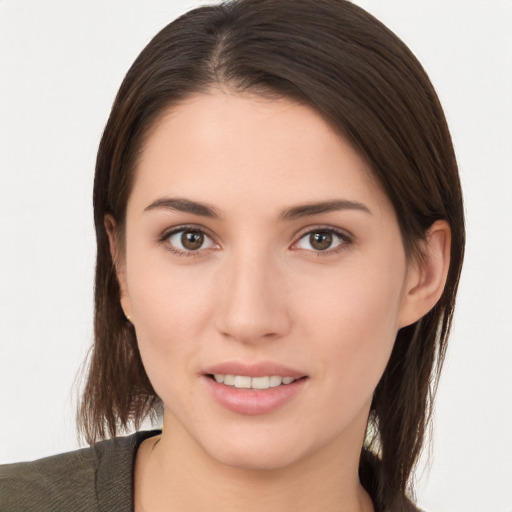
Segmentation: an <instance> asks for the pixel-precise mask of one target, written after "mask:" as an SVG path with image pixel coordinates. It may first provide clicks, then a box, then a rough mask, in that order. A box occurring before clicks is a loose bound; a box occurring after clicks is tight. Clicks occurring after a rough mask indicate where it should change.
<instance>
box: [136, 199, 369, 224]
mask: <svg viewBox="0 0 512 512" xmlns="http://www.w3.org/2000/svg"><path fill="white" fill-rule="evenodd" d="M159 208H163V209H167V210H174V211H178V212H184V213H192V214H194V215H200V216H201V217H208V218H211V219H221V218H222V216H221V215H220V213H219V212H218V211H217V210H216V209H215V208H214V207H213V206H210V205H208V204H206V203H199V202H197V201H191V200H190V199H185V198H181V197H162V198H160V199H157V200H156V201H153V202H152V203H151V204H150V205H148V206H146V208H144V211H145V212H147V211H151V210H155V209H159ZM339 210H356V211H361V212H365V213H368V214H370V215H371V213H372V212H371V211H370V209H369V208H368V207H367V206H366V205H364V204H363V203H360V202H358V201H349V200H347V199H335V200H331V201H320V202H317V203H307V204H303V205H298V206H294V207H293V208H289V209H287V210H285V211H283V212H282V213H281V214H280V215H279V218H280V220H284V221H292V220H296V219H300V218H302V217H310V216H314V215H320V214H322V213H329V212H334V211H339Z"/></svg>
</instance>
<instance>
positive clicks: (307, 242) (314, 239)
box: [294, 229, 350, 254]
mask: <svg viewBox="0 0 512 512" xmlns="http://www.w3.org/2000/svg"><path fill="white" fill-rule="evenodd" d="M349 243H350V238H349V236H348V235H346V234H345V233H343V232H340V231H338V230H335V229H315V230H313V231H309V232H308V233H305V234H304V235H302V237H301V238H300V239H299V241H298V242H297V243H296V244H295V246H294V247H296V248H298V249H305V250H307V251H311V252H318V253H320V252H325V253H327V254H329V253H331V252H335V249H337V248H339V247H341V246H343V245H345V244H349Z"/></svg>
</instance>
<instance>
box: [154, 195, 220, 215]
mask: <svg viewBox="0 0 512 512" xmlns="http://www.w3.org/2000/svg"><path fill="white" fill-rule="evenodd" d="M157 208H163V209H166V210H174V211H177V212H184V213H192V214H194V215H200V216H202V217H209V218H211V219H220V218H221V215H220V214H219V213H218V212H217V210H216V209H215V208H214V207H213V206H210V205H208V204H206V203H198V202H197V201H191V200H190V199H185V198H181V197H162V198H160V199H157V200H156V201H153V202H152V203H151V204H150V205H149V206H146V208H144V211H145V212H148V211H150V210H155V209H157Z"/></svg>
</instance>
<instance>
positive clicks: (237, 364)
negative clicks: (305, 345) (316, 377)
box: [204, 361, 306, 379]
mask: <svg viewBox="0 0 512 512" xmlns="http://www.w3.org/2000/svg"><path fill="white" fill-rule="evenodd" d="M204 373H205V374H207V375H214V374H219V373H220V374H223V375H244V376H247V377H266V376H269V377H270V376H272V375H276V376H279V377H292V378H294V379H300V378H301V377H305V376H306V374H305V373H303V372H300V371H297V370H295V369H293V368H290V367H288V366H284V365H282V364H279V363H275V362H272V361H258V362H252V363H244V362H242V361H225V362H223V363H218V364H215V365H213V366H210V367H208V368H206V369H205V371H204Z"/></svg>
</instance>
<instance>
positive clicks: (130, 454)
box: [0, 432, 157, 512]
mask: <svg viewBox="0 0 512 512" xmlns="http://www.w3.org/2000/svg"><path fill="white" fill-rule="evenodd" d="M156 433H157V432H138V433H136V434H134V435H131V436H128V437H121V438H116V439H111V440H108V441H102V442H100V443H97V444H96V445H94V446H91V447H89V448H84V449H82V450H76V451H73V452H69V453H64V454H61V455H55V456H52V457H46V458H44V459H39V460H36V461H33V462H20V463H16V464H7V465H3V466H0V512H7V511H9V512H17V511H27V510H38V511H39V512H46V511H48V512H50V511H52V512H53V511H55V510H58V511H60V512H66V511H68V510H69V511H71V510H73V512H82V511H83V512H90V511H91V512H92V511H100V510H109V508H110V507H111V506H113V505H114V506H115V507H114V508H115V510H118V511H124V510H126V511H129V510H130V509H131V494H132V493H131V490H132V486H133V463H134V460H135V454H136V451H137V448H138V446H139V445H140V443H141V442H142V441H143V440H144V439H145V438H147V437H150V436H151V435H155V434H156Z"/></svg>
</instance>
